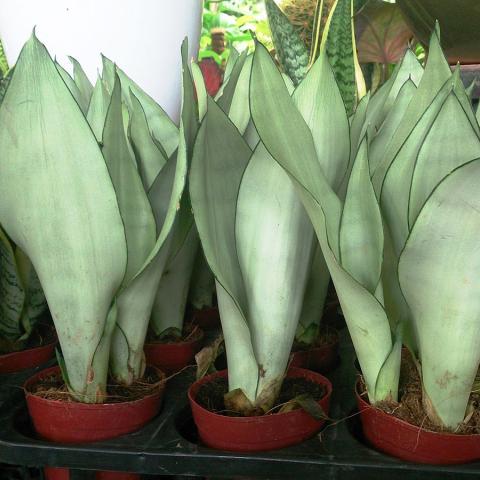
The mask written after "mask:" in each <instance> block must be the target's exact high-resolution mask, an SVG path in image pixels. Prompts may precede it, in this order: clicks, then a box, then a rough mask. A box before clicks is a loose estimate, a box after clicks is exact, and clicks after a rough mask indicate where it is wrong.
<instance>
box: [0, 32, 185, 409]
mask: <svg viewBox="0 0 480 480" xmlns="http://www.w3.org/2000/svg"><path fill="white" fill-rule="evenodd" d="M79 68H80V67H79V66H77V72H76V75H75V78H74V79H72V78H71V77H69V78H70V80H68V78H67V77H66V76H65V73H64V71H63V70H61V69H60V68H59V67H58V65H56V64H55V63H54V62H53V61H52V59H51V58H50V56H49V54H48V52H47V50H46V49H45V47H44V46H43V45H42V44H41V43H40V42H39V41H38V40H37V39H36V38H35V36H32V38H31V39H30V40H29V41H28V42H27V43H26V44H25V46H24V48H23V50H22V52H21V54H20V57H19V59H18V62H17V64H16V66H15V71H14V73H13V75H12V79H11V83H10V85H9V87H8V90H7V93H6V94H5V98H4V100H3V103H2V105H1V107H0V126H1V128H0V142H1V144H2V148H3V152H4V157H3V158H7V159H8V161H4V162H2V176H1V180H0V183H1V188H0V191H1V195H0V197H1V201H0V205H1V206H0V221H1V223H2V225H3V227H4V228H5V231H6V232H7V233H8V235H9V236H10V238H11V239H12V240H13V241H14V242H15V244H16V245H18V246H19V247H20V248H21V250H22V251H23V252H25V253H26V254H27V255H28V256H29V258H30V259H31V261H32V264H33V265H34V267H35V271H36V272H37V274H38V277H39V279H40V282H41V284H42V286H43V289H44V291H45V296H46V298H47V300H48V305H49V307H50V311H51V314H52V318H53V321H54V324H55V328H56V331H57V334H58V338H59V341H60V345H61V347H62V353H63V360H62V370H63V374H64V379H65V382H66V384H67V386H68V388H69V391H70V393H71V394H72V396H73V397H74V398H75V399H76V400H78V401H82V402H87V403H92V402H102V401H103V400H104V398H105V396H106V394H107V392H106V382H107V373H108V370H109V365H110V367H111V371H112V373H113V375H114V376H115V377H116V378H117V379H118V380H120V381H123V382H124V383H131V382H132V381H134V380H135V379H136V378H139V377H140V376H141V375H142V374H143V369H144V367H145V362H144V355H143V341H144V338H145V334H146V330H147V326H148V322H149V320H150V312H151V308H152V305H153V301H154V296H155V293H156V290H157V288H158V283H159V281H160V277H161V274H162V271H163V267H164V265H165V261H166V257H167V255H168V251H169V248H168V247H169V243H170V242H169V240H168V239H170V235H169V233H170V230H171V227H172V225H173V223H174V221H175V217H176V211H177V204H178V203H179V202H180V199H181V195H182V191H183V186H184V181H185V176H186V149H185V140H184V136H183V132H184V128H183V126H181V127H180V131H178V130H177V127H176V126H175V125H174V124H173V123H172V122H171V121H170V119H169V118H168V117H167V116H166V115H165V113H164V112H163V110H162V109H161V108H160V107H159V106H158V105H157V104H156V103H155V102H154V101H153V100H152V99H151V98H150V97H148V96H147V95H146V94H145V93H144V92H143V91H142V90H140V88H139V87H138V86H137V85H136V84H135V83H133V82H132V81H131V80H130V79H129V78H128V77H127V76H126V75H125V74H124V73H123V72H122V71H121V70H120V69H118V68H115V67H114V65H113V64H112V63H111V62H109V61H108V60H106V59H105V64H104V70H103V76H102V78H101V79H98V80H97V82H96V85H95V87H94V89H93V92H92V91H91V90H90V86H89V84H87V83H86V82H84V81H82V79H83V75H81V73H80V72H79ZM89 93H91V99H90V101H89V105H88V109H87V111H86V112H85V111H82V109H81V108H82V103H81V101H80V100H81V98H85V97H86V96H88V95H89ZM27 100H28V101H27ZM184 105H186V104H185V103H184ZM79 107H80V108H79ZM188 108H193V106H190V107H188ZM134 124H135V125H134ZM26 125H27V126H28V128H26ZM142 129H143V131H142ZM134 131H135V133H133V132H134ZM128 132H131V133H132V136H131V137H130V138H129V137H128V136H127V134H128ZM19 138H21V141H18V139H19ZM132 144H133V145H135V147H136V150H135V152H134V148H133V147H132ZM154 146H155V147H156V148H157V150H156V151H155V150H154V149H153V147H154ZM177 146H178V153H177V154H176V155H172V154H173V152H174V151H175V150H177ZM164 152H168V153H167V154H169V155H170V156H169V157H168V158H167V160H166V161H165V162H164V164H162V163H161V162H162V160H163V153H164ZM134 153H135V154H134ZM155 169H156V174H155V173H154V172H155ZM140 172H142V175H143V178H142V176H141V173H140ZM149 175H153V177H154V178H153V181H152V182H151V186H150V188H149V189H148V190H147V189H146V188H145V184H144V183H143V182H145V181H147V178H150V177H149Z"/></svg>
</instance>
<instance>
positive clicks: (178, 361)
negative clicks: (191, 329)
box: [144, 328, 204, 375]
mask: <svg viewBox="0 0 480 480" xmlns="http://www.w3.org/2000/svg"><path fill="white" fill-rule="evenodd" d="M203 337H204V333H203V330H202V329H200V328H197V332H196V334H195V335H194V336H193V337H192V338H191V339H190V340H188V341H186V342H176V343H160V342H157V343H146V344H145V346H144V351H145V357H146V359H147V363H148V364H150V365H154V366H155V367H158V368H160V369H161V370H162V371H164V372H165V373H166V374H167V375H171V374H173V373H176V372H179V371H180V370H181V369H182V368H184V367H186V366H187V365H192V364H194V363H195V361H194V359H195V354H196V353H197V352H198V351H199V350H200V348H201V347H202V342H203Z"/></svg>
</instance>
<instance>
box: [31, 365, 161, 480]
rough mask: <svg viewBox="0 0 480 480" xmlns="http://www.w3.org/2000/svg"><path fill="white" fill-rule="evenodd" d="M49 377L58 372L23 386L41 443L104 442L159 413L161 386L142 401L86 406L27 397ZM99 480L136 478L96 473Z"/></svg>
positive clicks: (52, 474) (60, 476) (62, 478)
mask: <svg viewBox="0 0 480 480" xmlns="http://www.w3.org/2000/svg"><path fill="white" fill-rule="evenodd" d="M159 373H161V372H159ZM51 375H60V369H59V368H58V367H53V368H48V369H46V370H42V371H41V372H39V373H37V374H36V375H34V376H33V377H31V378H30V379H29V380H27V382H26V383H25V385H24V389H25V396H26V400H27V407H28V411H29V413H30V417H31V418H32V421H33V426H34V428H35V431H36V432H37V434H38V435H39V436H40V437H41V438H43V439H45V440H49V441H52V442H59V443H90V442H96V441H100V440H108V439H111V438H115V437H118V436H120V435H124V434H127V433H131V432H134V431H136V430H138V429H140V428H141V427H143V426H144V425H146V424H147V423H148V422H149V421H150V420H151V419H152V418H153V417H154V416H155V415H156V414H157V413H158V412H159V411H160V407H161V399H162V396H163V391H164V384H162V385H161V386H160V387H159V389H158V391H156V392H155V393H152V394H150V395H148V396H146V397H144V398H141V399H139V400H134V401H130V402H122V403H103V404H86V403H79V402H72V401H61V400H49V399H45V398H41V397H39V396H36V395H33V394H32V393H30V391H31V387H32V386H33V385H35V384H36V383H38V381H39V380H41V379H43V378H46V377H48V376H51ZM162 375H163V374H162ZM45 473H46V478H47V480H69V470H68V469H65V468H53V467H47V468H46V469H45ZM105 475H108V477H105ZM125 475H130V476H128V477H125ZM101 478H103V479H106V478H109V480H126V479H128V480H135V479H138V478H140V477H139V476H138V475H136V474H126V473H123V472H119V473H118V472H97V479H101Z"/></svg>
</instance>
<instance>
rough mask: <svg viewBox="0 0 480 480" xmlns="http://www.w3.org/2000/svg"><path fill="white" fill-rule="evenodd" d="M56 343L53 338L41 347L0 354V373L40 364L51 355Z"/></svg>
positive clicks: (12, 371) (17, 370)
mask: <svg viewBox="0 0 480 480" xmlns="http://www.w3.org/2000/svg"><path fill="white" fill-rule="evenodd" d="M56 345H57V341H56V340H55V341H53V342H51V343H49V344H47V345H42V346H41V347H35V348H29V349H28V350H21V351H19V352H12V353H6V354H4V355H0V373H14V372H19V371H21V370H26V369H27V368H34V367H38V366H39V365H42V364H44V363H45V362H48V360H50V359H51V358H52V357H53V355H54V352H55V346H56Z"/></svg>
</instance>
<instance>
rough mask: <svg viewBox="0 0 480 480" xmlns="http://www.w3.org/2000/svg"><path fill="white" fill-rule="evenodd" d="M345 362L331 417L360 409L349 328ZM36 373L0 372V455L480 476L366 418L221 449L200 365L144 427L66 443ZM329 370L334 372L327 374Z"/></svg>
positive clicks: (191, 470) (11, 459) (372, 475)
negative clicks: (411, 455)
mask: <svg viewBox="0 0 480 480" xmlns="http://www.w3.org/2000/svg"><path fill="white" fill-rule="evenodd" d="M340 357H341V360H340V364H339V366H338V367H337V369H335V371H334V372H333V373H332V374H331V375H329V376H330V378H331V380H332V381H333V384H334V394H333V398H332V408H331V412H330V416H331V417H333V418H337V419H342V418H343V419H344V418H345V417H347V416H349V415H352V413H354V403H355V402H354V397H353V384H354V380H355V370H354V368H353V359H354V354H353V349H352V347H351V344H350V342H349V341H348V336H347V333H346V332H345V331H344V332H341V348H340ZM31 374H32V371H30V372H23V373H22V374H17V375H8V376H0V462H4V463H10V464H16V465H26V466H38V467H41V466H44V465H50V466H58V467H69V468H72V469H77V471H75V473H73V472H72V473H73V474H72V480H74V479H80V478H83V479H87V478H91V472H87V471H85V470H120V471H130V472H138V473H143V474H150V475H160V476H163V475H165V476H166V475H178V476H207V477H209V478H211V477H220V478H222V477H223V478H252V477H253V478H269V479H280V478H284V479H310V478H312V479H313V478H315V479H318V478H327V479H355V480H361V479H365V480H367V479H368V480H376V479H382V480H384V479H386V478H388V479H389V480H395V479H401V480H405V479H415V478H421V479H422V480H424V479H425V480H426V479H435V480H439V479H442V480H443V479H454V478H455V479H460V478H467V477H468V478H472V479H473V478H475V479H478V478H480V463H471V464H467V465H459V466H442V467H434V466H429V465H417V464H413V463H406V462H401V461H399V460H396V459H394V458H391V457H388V456H386V455H382V454H380V453H378V452H376V451H374V450H373V449H371V448H369V447H368V446H367V445H365V443H364V442H363V439H362V437H361V429H360V427H359V422H358V417H357V416H353V417H351V418H349V419H346V420H342V421H339V422H338V423H336V424H334V425H327V426H326V427H325V428H324V429H323V430H322V432H321V433H320V434H319V435H316V436H315V437H314V438H312V439H310V440H308V441H306V442H304V443H302V444H301V445H297V446H295V447H291V448H285V449H282V450H277V451H272V452H265V453H259V454H238V453H229V452H222V451H216V450H212V449H209V448H206V447H204V446H202V445H200V444H199V443H198V441H197V438H196V431H195V427H194V424H193V421H192V418H191V413H190V408H189V406H188V400H187V397H186V390H187V388H188V385H189V384H190V382H191V381H193V371H192V372H188V371H187V372H184V373H182V374H181V375H179V376H177V377H175V378H173V379H172V380H170V381H169V382H168V386H167V389H166V395H165V399H164V405H163V409H162V412H161V414H160V415H159V416H158V417H157V418H155V419H154V420H153V421H152V422H151V423H150V424H149V425H148V426H147V427H145V428H143V429H142V430H140V431H139V432H136V433H133V434H130V435H126V436H123V437H120V438H117V439H115V440H110V441H105V442H98V443H94V444H89V445H60V444H53V443H49V442H45V441H42V440H38V439H37V438H36V437H35V434H34V433H33V430H32V427H31V424H30V420H29V417H28V413H27V410H26V406H25V402H24V400H23V390H22V389H21V388H20V386H21V385H22V383H23V381H24V380H25V379H26V378H28V376H30V375H31ZM327 376H328V375H327Z"/></svg>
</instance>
